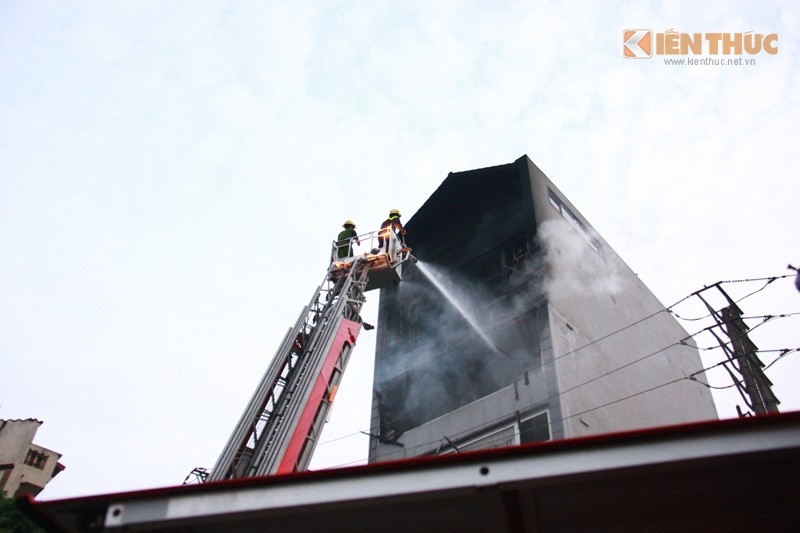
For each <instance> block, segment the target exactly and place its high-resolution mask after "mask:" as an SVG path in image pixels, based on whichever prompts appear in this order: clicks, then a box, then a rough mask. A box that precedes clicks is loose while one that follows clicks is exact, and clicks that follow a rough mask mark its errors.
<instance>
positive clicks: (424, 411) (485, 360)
mask: <svg viewBox="0 0 800 533" xmlns="http://www.w3.org/2000/svg"><path fill="white" fill-rule="evenodd" d="M406 229H407V230H408V243H409V245H410V246H411V247H412V248H413V250H414V251H413V253H414V255H415V256H416V257H417V258H418V259H419V263H418V265H417V268H415V269H414V271H412V272H407V273H406V276H405V279H404V281H403V283H401V284H399V285H397V286H395V287H390V288H387V289H384V290H382V291H381V299H380V307H379V319H378V339H377V347H376V360H375V375H374V389H375V390H374V397H373V410H372V413H373V415H372V422H371V434H372V437H371V441H370V462H376V461H385V460H393V459H401V458H405V457H413V456H419V455H432V454H442V453H451V452H456V451H464V450H471V449H478V448H492V447H503V446H509V445H514V444H520V443H527V442H537V441H546V440H552V439H562V438H571V437H580V436H586V435H592V434H599V433H608V432H615V431H623V430H629V429H638V428H645V427H654V426H661V425H668V424H678V423H685V422H690V421H698V420H710V419H715V418H717V414H716V410H715V408H714V403H713V400H712V398H711V394H710V391H709V389H708V387H704V386H702V385H701V384H700V383H697V382H695V381H693V380H696V381H699V382H701V383H702V382H704V380H705V377H704V374H703V372H702V364H701V360H700V357H699V353H698V351H697V348H696V347H695V346H694V345H693V343H692V342H691V339H690V338H688V337H689V336H688V334H687V332H686V331H685V330H684V329H683V328H682V327H681V326H680V324H678V322H677V321H676V320H675V319H674V318H673V317H672V316H671V315H670V314H669V313H668V312H667V310H666V309H665V308H664V306H663V305H662V304H661V303H660V302H659V301H658V299H657V298H656V297H655V296H654V295H653V294H652V292H650V290H649V289H648V288H647V287H646V286H645V285H644V284H643V283H642V282H641V281H640V280H639V278H638V277H637V276H636V274H635V273H634V272H633V271H632V270H631V269H630V268H629V267H628V266H627V265H626V264H625V263H624V262H623V261H622V260H621V259H620V257H619V256H618V255H617V254H616V253H615V252H614V250H613V249H612V248H611V247H610V246H609V245H608V243H606V242H605V240H604V239H603V238H602V237H601V236H600V235H599V234H597V232H595V231H594V230H593V229H592V227H591V225H590V224H589V223H588V221H586V219H585V218H584V217H583V216H582V215H581V214H580V212H579V211H578V210H577V209H576V208H575V206H574V205H572V203H571V202H570V201H569V200H568V199H567V198H566V197H565V196H564V194H563V193H561V191H559V190H558V188H557V187H556V186H555V185H553V183H552V182H551V181H550V180H549V179H548V178H547V177H546V176H545V175H544V173H542V171H541V170H539V168H537V167H536V165H534V164H533V162H532V161H531V160H530V159H529V158H528V157H527V156H523V157H521V158H520V159H518V160H517V161H515V162H513V163H510V164H505V165H499V166H495V167H489V168H483V169H477V170H470V171H465V172H457V173H450V174H449V175H448V176H447V178H446V179H445V181H444V182H443V183H442V184H441V185H440V186H439V188H438V189H437V190H436V191H435V192H434V193H433V194H432V195H431V197H430V198H429V199H428V200H427V201H426V202H425V204H424V205H423V206H422V207H421V208H420V209H419V210H418V211H417V213H415V214H414V216H413V217H412V218H411V219H410V220H409V221H408V223H407V224H406ZM687 338H688V340H686V341H685V342H683V343H682V342H681V341H682V340H684V339H687ZM689 377H691V378H692V379H691V380H690V379H687V378H689Z"/></svg>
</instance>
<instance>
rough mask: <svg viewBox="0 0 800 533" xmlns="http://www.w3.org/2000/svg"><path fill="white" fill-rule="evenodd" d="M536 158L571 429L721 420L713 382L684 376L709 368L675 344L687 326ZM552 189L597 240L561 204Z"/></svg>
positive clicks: (553, 321)
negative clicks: (572, 220)
mask: <svg viewBox="0 0 800 533" xmlns="http://www.w3.org/2000/svg"><path fill="white" fill-rule="evenodd" d="M528 167H529V169H530V170H529V172H530V176H531V187H532V190H533V198H534V200H533V201H534V211H535V213H536V216H537V220H536V222H537V227H538V228H539V235H538V238H539V241H540V243H541V244H542V248H543V250H544V252H545V261H546V265H547V278H546V279H547V281H546V284H545V285H546V288H547V301H548V312H549V316H550V328H551V332H552V347H553V351H554V354H555V355H554V357H555V367H556V373H557V375H558V388H559V390H560V395H561V406H562V409H563V413H562V416H563V420H564V432H565V436H566V437H577V436H581V435H587V434H598V433H606V432H611V431H620V430H628V429H636V428H644V427H652V426H659V425H668V424H679V423H686V422H691V421H697V420H709V419H716V418H717V413H716V409H715V407H714V403H713V399H712V397H711V391H710V390H709V389H708V388H707V387H704V386H702V385H700V384H698V383H695V382H692V381H689V380H688V379H685V378H687V377H688V376H690V375H693V374H695V373H697V372H700V371H701V369H702V368H703V366H702V361H701V360H700V356H699V353H698V351H697V349H696V348H695V347H693V344H692V343H691V341H690V345H689V346H683V345H676V343H678V342H679V341H680V340H681V339H685V338H687V337H688V333H687V332H686V330H685V329H684V328H683V327H682V326H681V325H680V324H679V323H678V322H677V320H675V319H674V318H673V317H672V315H670V314H669V313H668V312H667V311H666V309H665V308H664V306H663V305H662V304H661V302H659V301H658V299H657V298H656V297H655V296H654V295H653V293H652V292H651V291H650V290H649V289H648V288H647V287H646V286H645V285H644V283H642V282H641V280H640V279H639V278H638V276H636V274H635V273H634V272H633V271H632V270H631V269H630V267H628V265H627V264H626V263H625V262H624V261H622V259H621V258H620V257H619V256H618V255H617V254H616V252H615V251H614V250H613V249H612V248H611V246H609V245H608V243H607V242H606V241H605V240H604V239H603V238H602V237H601V236H600V235H598V234H597V233H596V232H594V230H593V229H592V228H591V225H590V224H589V223H588V221H586V219H585V218H584V217H583V216H582V215H581V214H580V212H579V211H578V210H577V209H576V208H575V206H574V205H573V204H572V203H571V202H570V201H569V200H568V199H567V198H566V196H565V195H564V194H563V193H561V191H559V190H558V188H557V187H556V186H555V185H553V183H552V182H551V181H550V180H549V179H548V178H547V177H546V176H545V175H544V174H543V173H542V172H541V170H539V168H538V167H536V166H535V165H534V164H533V163H532V162H530V160H528ZM548 189H550V191H552V192H554V193H555V194H556V196H557V197H558V198H559V199H560V201H561V202H562V203H563V205H564V206H566V207H567V208H568V209H569V212H570V213H572V214H573V215H574V216H575V217H576V218H577V219H578V220H579V221H580V222H581V224H582V225H583V228H585V229H586V230H588V231H587V233H588V234H589V236H590V237H591V238H593V239H595V241H594V243H590V242H587V239H586V234H585V233H583V232H582V231H581V230H578V229H576V228H575V227H574V224H570V223H568V222H567V220H565V218H564V216H563V215H562V214H561V212H560V211H559V210H557V209H556V208H555V207H554V206H553V205H552V203H551V201H550V198H549V195H550V191H549V190H548ZM632 223H633V222H632ZM595 248H599V252H600V253H598V250H596V249H595ZM665 263H666V261H665ZM647 317H650V318H647ZM643 319H644V320H643ZM640 320H643V321H642V322H641V323H639V324H636V325H633V326H631V325H632V324H634V323H636V322H638V321H640ZM628 326H630V327H628ZM623 328H627V329H624V330H622V329H623ZM618 330H622V331H619V332H617V331H618ZM614 332H617V333H614ZM612 333H613V335H610V336H609V337H608V338H606V339H603V337H606V336H608V335H609V334H612ZM598 339H603V340H598ZM585 345H589V346H586V347H585V348H584V346H585ZM695 377H696V378H697V379H699V380H700V381H704V379H705V378H704V375H703V374H702V373H700V374H697V375H696V376H695ZM626 398H627V399H626Z"/></svg>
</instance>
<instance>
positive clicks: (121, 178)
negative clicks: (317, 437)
mask: <svg viewBox="0 0 800 533" xmlns="http://www.w3.org/2000/svg"><path fill="white" fill-rule="evenodd" d="M799 23H800V4H797V3H796V2H790V1H786V2H770V1H766V2H758V3H756V2H751V1H708V2H696V1H691V2H689V1H671V2H670V1H667V2H615V3H614V5H613V6H609V5H605V4H604V5H600V4H598V3H595V2H589V1H585V2H584V1H565V2H528V1H523V2H504V1H499V2H492V3H491V4H490V3H488V2H468V1H464V2H446V1H442V2H402V3H400V2H380V1H378V2H362V1H348V2H344V1H319V2H277V1H275V2H273V1H261V2H257V1H240V2H210V1H202V0H197V1H185V2H178V1H169V2H163V1H158V2H156V1H124V0H123V1H119V2H113V3H111V2H44V1H35V2H31V1H21V0H20V1H16V0H0V418H1V419H14V418H36V419H39V420H42V421H43V422H44V424H43V425H42V426H41V428H40V430H39V433H38V434H37V437H36V443H37V444H40V445H42V446H45V447H47V448H51V449H53V450H55V451H57V452H59V453H62V454H63V458H62V461H61V462H62V463H63V464H64V465H66V470H65V471H64V472H63V473H61V474H60V475H59V476H58V477H57V478H55V479H54V480H53V481H52V482H51V483H50V484H49V485H48V486H47V488H46V489H45V491H44V492H43V493H42V494H41V498H43V499H57V498H66V497H73V496H82V495H88V494H100V493H109V492H117V491H124V490H133V489H142V488H153V487H162V486H168V485H176V484H180V483H181V482H182V481H183V479H184V477H185V476H186V475H187V474H188V473H189V471H190V470H191V469H192V468H194V467H197V466H201V467H207V468H210V467H211V466H213V464H214V462H215V461H216V458H217V456H218V455H219V453H220V451H221V450H222V447H223V446H224V444H225V442H226V441H227V438H228V436H229V434H230V432H231V431H232V429H233V427H234V425H235V424H236V422H237V421H238V418H239V416H240V415H241V412H242V410H243V409H244V407H245V405H246V403H247V401H248V400H249V398H250V396H251V394H252V392H253V390H254V388H255V386H256V384H257V383H258V380H259V379H260V377H261V375H262V373H263V372H264V370H265V369H266V367H267V365H268V363H269V360H270V359H271V358H272V356H273V354H274V351H275V350H276V349H277V348H278V345H279V343H280V342H281V340H282V338H283V335H284V334H285V332H286V330H287V329H288V328H289V327H290V326H291V325H292V324H293V323H294V320H296V318H297V316H298V314H299V312H300V311H301V309H302V306H303V305H305V304H306V303H307V301H308V299H309V298H310V297H311V296H312V294H313V292H314V290H315V289H316V287H317V285H319V283H320V282H321V281H322V279H323V276H324V275H325V271H326V268H327V264H328V253H329V246H330V242H331V240H332V239H333V238H334V237H335V235H336V234H337V233H338V231H339V230H340V226H341V224H342V222H343V221H344V220H345V219H353V220H354V221H356V223H357V224H358V229H359V230H360V231H369V230H371V229H375V228H376V227H377V226H378V225H379V224H380V222H381V221H382V220H383V219H384V218H385V216H386V213H387V212H388V210H389V209H392V208H397V209H399V210H401V212H402V213H403V218H404V220H408V218H410V217H411V216H412V215H413V213H414V212H415V211H416V210H417V209H418V208H419V207H420V206H421V205H422V204H423V203H424V202H425V200H426V199H427V198H428V197H429V196H430V194H432V193H433V191H434V190H435V189H436V188H437V187H438V185H439V184H440V183H441V182H442V181H443V180H444V179H445V177H446V176H447V174H448V172H451V171H452V172H455V171H462V170H470V169H475V168H481V167H487V166H494V165H499V164H505V163H510V162H512V161H514V160H516V159H518V158H519V157H520V156H522V155H523V154H527V155H528V156H529V157H530V158H531V159H532V160H533V161H534V163H535V164H536V165H537V166H538V167H539V168H541V169H542V170H543V171H544V172H545V174H546V175H547V176H548V177H549V178H550V179H551V180H552V181H553V182H554V183H555V184H556V185H557V186H558V187H559V189H560V190H561V191H562V192H563V193H564V194H565V196H566V197H567V198H569V199H570V200H571V201H572V203H573V204H574V205H575V206H576V207H577V208H578V210H579V211H580V212H581V213H582V214H583V215H584V216H585V217H586V219H587V220H588V221H589V222H590V224H591V225H592V226H593V227H594V229H595V230H596V231H597V232H598V233H599V234H601V235H602V236H603V237H604V238H605V240H606V241H607V242H608V243H609V244H610V245H611V246H612V247H613V248H614V249H615V250H616V251H617V253H618V254H619V255H620V256H621V257H622V258H623V259H624V260H625V261H626V263H627V264H628V265H629V266H630V267H631V268H632V269H633V270H634V271H635V272H636V273H637V274H638V275H639V277H640V278H641V279H642V280H643V281H644V283H645V284H647V285H648V286H649V287H650V289H651V290H652V291H653V292H654V294H655V295H656V296H657V297H658V298H659V300H660V301H661V302H662V303H663V304H664V305H667V306H669V305H671V304H673V303H675V302H678V301H680V300H682V299H683V298H684V297H685V296H687V295H689V294H690V293H692V292H694V291H696V290H698V289H701V288H702V287H704V286H705V285H711V284H713V283H715V282H717V281H721V280H748V279H756V278H765V277H771V276H785V275H790V274H792V272H791V271H790V270H788V269H787V264H789V263H793V264H794V265H795V266H800V249H798V243H799V241H798V235H800V223H799V222H798V219H797V216H796V212H797V211H796V207H797V203H798V200H800V181H798V179H797V177H796V172H797V170H796V169H797V168H800V151H798V150H797V146H798V145H799V144H800V143H798V141H800V135H798V133H797V131H798V130H797V124H799V123H800V103H799V101H798V98H797V95H798V94H800V65H798V32H799V31H800V29H799V28H798V24H799ZM626 29H650V30H652V31H654V32H661V33H664V32H666V31H667V30H670V29H675V30H676V31H679V32H688V33H694V32H699V33H703V34H706V33H711V32H731V33H734V32H742V33H744V32H748V31H752V32H754V33H756V34H758V33H760V34H770V33H776V34H778V36H779V40H778V43H779V44H778V53H777V54H774V55H773V54H766V53H764V52H762V53H760V54H757V55H754V56H749V55H745V56H744V57H746V58H748V59H755V63H754V64H749V65H722V66H715V65H668V64H665V61H664V59H665V57H666V56H658V55H656V56H654V57H652V58H649V59H633V60H632V59H626V58H624V57H623V38H622V37H623V31H624V30H626ZM681 57H684V58H685V56H681ZM702 57H711V56H710V55H708V54H707V53H706V54H704V55H703V56H702ZM442 215H443V216H454V213H443V214H442ZM408 237H409V241H410V242H413V236H411V235H409V236H408ZM762 285H763V282H756V281H747V282H739V283H730V284H726V285H724V286H725V288H726V290H730V292H731V295H732V296H734V297H736V298H739V297H742V296H744V295H746V294H748V293H750V292H753V291H755V290H757V289H759V288H761V286H762ZM367 296H368V301H367V304H366V305H365V308H364V310H363V316H364V319H365V320H366V321H367V322H371V323H375V322H377V303H378V294H377V293H368V295H367ZM740 306H741V307H742V308H743V311H744V313H745V316H762V315H768V314H769V315H778V314H791V313H797V312H800V293H798V292H797V290H795V289H794V287H793V285H792V279H791V278H780V279H777V280H776V281H774V282H773V283H770V284H769V285H768V286H767V287H766V288H764V290H762V291H761V292H758V293H756V294H754V295H753V296H751V297H749V298H747V299H745V300H743V301H742V302H741V304H740ZM676 311H677V312H678V313H679V314H682V316H685V317H698V316H701V315H703V314H704V309H703V308H701V307H699V306H698V305H697V302H695V301H693V300H688V301H686V302H684V303H682V304H681V307H677V308H676ZM758 322H760V320H758V319H753V320H750V321H748V323H750V324H751V325H755V324H757V323H758ZM696 325H697V324H695V323H694V322H689V321H687V322H686V323H685V324H684V327H686V329H687V330H689V331H690V332H694V331H696V330H697V329H700V328H699V327H697V328H696ZM751 338H752V339H753V340H754V342H755V343H756V344H757V345H758V346H759V348H760V349H762V350H772V349H781V348H798V347H800V316H797V315H792V316H787V317H785V318H780V319H775V320H772V321H770V322H768V323H766V324H764V325H763V326H761V327H759V328H758V329H757V330H754V331H753V334H752V336H751ZM701 341H702V342H701ZM698 343H699V344H700V345H701V347H704V346H706V347H710V346H711V345H712V343H713V339H711V338H706V339H700V338H698ZM374 344H375V331H372V332H367V331H362V333H361V336H360V337H359V342H358V345H357V348H356V350H355V351H354V353H353V356H352V358H351V361H350V364H349V367H348V371H347V373H346V374H345V376H344V381H343V383H342V385H341V387H340V392H339V394H338V395H337V400H336V403H335V404H334V409H333V412H332V415H331V420H330V423H329V424H328V427H327V428H326V430H325V432H324V434H323V437H322V444H320V446H319V447H318V449H317V454H316V456H315V458H314V462H313V463H312V467H313V468H326V467H332V466H338V465H348V464H359V463H363V462H365V460H366V457H367V437H366V436H364V435H363V434H361V433H360V432H361V431H367V430H368V428H369V409H370V401H371V387H372V368H373V366H372V357H373V355H374ZM717 353H718V351H717V352H714V351H708V352H705V351H704V352H703V362H704V364H706V365H708V366H711V365H713V364H714V363H716V362H718V361H719V356H718V355H716V354H717ZM778 353H779V352H765V353H763V354H762V359H764V360H765V362H767V363H770V362H772V361H773V359H775V357H776V356H777V355H778ZM767 375H768V376H769V377H770V379H772V381H773V382H774V391H775V393H776V395H777V397H778V398H779V400H781V402H782V403H781V409H782V410H783V411H793V410H798V409H800V391H798V390H797V387H796V383H797V382H798V379H800V354H798V353H797V352H794V353H790V354H787V355H786V356H785V357H783V358H781V359H780V360H779V361H777V362H776V363H775V364H774V366H771V367H770V368H769V370H768V371H767ZM709 379H710V381H711V384H712V385H714V386H719V387H725V386H729V385H730V383H731V381H730V378H728V377H727V375H726V374H725V373H724V372H722V371H719V369H717V371H715V372H710V373H709ZM714 394H715V400H716V402H717V410H718V412H719V414H720V416H721V417H723V418H729V417H733V416H736V405H737V403H738V404H740V405H741V404H742V402H741V400H740V399H739V397H738V395H737V394H736V392H735V391H734V390H733V389H730V388H728V389H721V390H715V391H714Z"/></svg>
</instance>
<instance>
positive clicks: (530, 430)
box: [519, 411, 550, 444]
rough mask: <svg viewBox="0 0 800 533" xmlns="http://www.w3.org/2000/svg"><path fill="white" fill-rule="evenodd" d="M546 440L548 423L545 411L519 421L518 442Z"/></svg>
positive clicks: (548, 438)
mask: <svg viewBox="0 0 800 533" xmlns="http://www.w3.org/2000/svg"><path fill="white" fill-rule="evenodd" d="M548 440H550V424H549V422H548V420H547V411H545V412H544V413H540V414H538V415H536V416H534V417H532V418H528V419H527V420H522V421H521V422H520V423H519V442H520V444H527V443H529V442H545V441H548Z"/></svg>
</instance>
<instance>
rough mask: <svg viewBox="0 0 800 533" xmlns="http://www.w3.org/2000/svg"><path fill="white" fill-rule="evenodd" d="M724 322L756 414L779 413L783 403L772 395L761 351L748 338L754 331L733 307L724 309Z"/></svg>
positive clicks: (737, 309) (736, 363) (745, 388)
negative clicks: (759, 355) (779, 406)
mask: <svg viewBox="0 0 800 533" xmlns="http://www.w3.org/2000/svg"><path fill="white" fill-rule="evenodd" d="M722 320H723V323H724V325H725V333H726V335H728V338H729V339H730V340H731V345H732V346H733V361H734V364H735V365H736V367H737V369H738V370H739V374H741V375H742V380H743V381H744V390H745V392H747V395H748V396H749V397H750V403H751V406H752V408H753V411H754V412H755V413H756V414H757V415H762V414H766V413H777V412H779V411H778V404H779V403H780V402H779V401H778V398H776V397H775V393H773V392H772V382H771V381H770V380H769V378H768V377H767V375H766V374H764V370H763V368H764V363H762V362H761V360H760V359H759V358H758V356H757V355H756V353H757V352H758V347H757V346H756V345H755V344H754V343H753V341H751V340H750V338H749V337H748V336H747V331H748V330H749V329H750V328H748V327H747V324H745V323H744V320H742V311H741V309H739V307H738V306H737V305H736V304H734V303H731V305H729V306H728V307H725V308H724V309H722Z"/></svg>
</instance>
